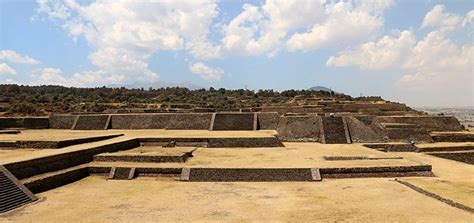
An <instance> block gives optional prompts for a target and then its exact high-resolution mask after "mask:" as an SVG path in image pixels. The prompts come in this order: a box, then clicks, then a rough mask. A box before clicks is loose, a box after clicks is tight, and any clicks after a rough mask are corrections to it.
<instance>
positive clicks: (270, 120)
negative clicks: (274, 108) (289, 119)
mask: <svg viewBox="0 0 474 223" xmlns="http://www.w3.org/2000/svg"><path fill="white" fill-rule="evenodd" d="M279 122H280V115H279V114H278V113H277V112H258V113H257V129H259V130H260V129H261V130H267V129H277V128H278V123H279Z"/></svg>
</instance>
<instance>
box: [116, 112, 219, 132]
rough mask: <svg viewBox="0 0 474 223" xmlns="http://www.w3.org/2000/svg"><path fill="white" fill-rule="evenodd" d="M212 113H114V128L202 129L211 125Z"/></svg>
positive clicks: (206, 128)
mask: <svg viewBox="0 0 474 223" xmlns="http://www.w3.org/2000/svg"><path fill="white" fill-rule="evenodd" d="M211 118H212V114H211V113H167V114H165V113H163V114H129V115H112V117H111V124H110V127H111V128H112V129H202V130H208V129H209V127H210V125H211Z"/></svg>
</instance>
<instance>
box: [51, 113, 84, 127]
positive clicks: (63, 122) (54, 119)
mask: <svg viewBox="0 0 474 223" xmlns="http://www.w3.org/2000/svg"><path fill="white" fill-rule="evenodd" d="M77 117H78V115H51V116H49V123H50V128H52V129H72V126H73V125H74V122H75V121H76V119H77Z"/></svg>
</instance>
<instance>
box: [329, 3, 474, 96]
mask: <svg viewBox="0 0 474 223" xmlns="http://www.w3.org/2000/svg"><path fill="white" fill-rule="evenodd" d="M470 15H471V12H469V13H468V14H467V15H466V17H465V18H463V17H462V16H458V15H455V14H451V13H448V12H445V11H444V7H443V6H441V5H437V6H435V7H434V8H433V9H432V10H431V11H429V12H428V13H427V15H426V16H425V20H424V21H423V25H422V27H432V28H434V31H431V32H430V33H428V34H427V35H426V36H425V37H424V38H423V39H422V40H419V41H417V40H416V39H415V37H414V35H413V34H412V32H410V31H403V32H401V33H400V34H399V35H397V36H394V37H390V36H384V37H382V38H381V39H379V40H378V41H370V42H367V43H365V44H361V45H360V46H359V47H357V48H355V49H352V50H345V51H342V52H340V53H339V55H338V56H332V57H330V58H329V59H328V61H327V63H326V65H327V66H333V67H345V66H358V67H359V68H360V69H362V70H385V71H390V70H392V71H393V70H395V71H397V72H401V73H400V74H401V75H400V79H399V80H398V81H397V82H396V83H395V89H396V90H397V92H398V94H399V95H400V96H402V97H403V100H405V101H408V102H412V103H416V104H419V105H422V104H425V105H466V104H467V105H474V92H473V89H474V63H473V61H474V58H473V57H474V55H473V54H474V46H473V44H472V43H466V44H456V43H454V42H453V41H452V40H450V39H449V38H448V35H449V34H450V31H453V30H455V29H458V28H460V27H461V26H466V25H468V24H469V25H470V22H469V21H470ZM463 20H464V22H461V21H463ZM466 34H467V33H466Z"/></svg>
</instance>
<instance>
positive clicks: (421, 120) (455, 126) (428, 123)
mask: <svg viewBox="0 0 474 223" xmlns="http://www.w3.org/2000/svg"><path fill="white" fill-rule="evenodd" d="M377 120H378V121H379V122H380V123H407V124H414V125H417V126H419V127H420V128H422V129H425V130H426V131H429V132H432V131H462V130H463V127H462V125H461V124H460V123H459V121H458V120H457V119H456V118H455V117H452V116H379V117H377Z"/></svg>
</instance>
